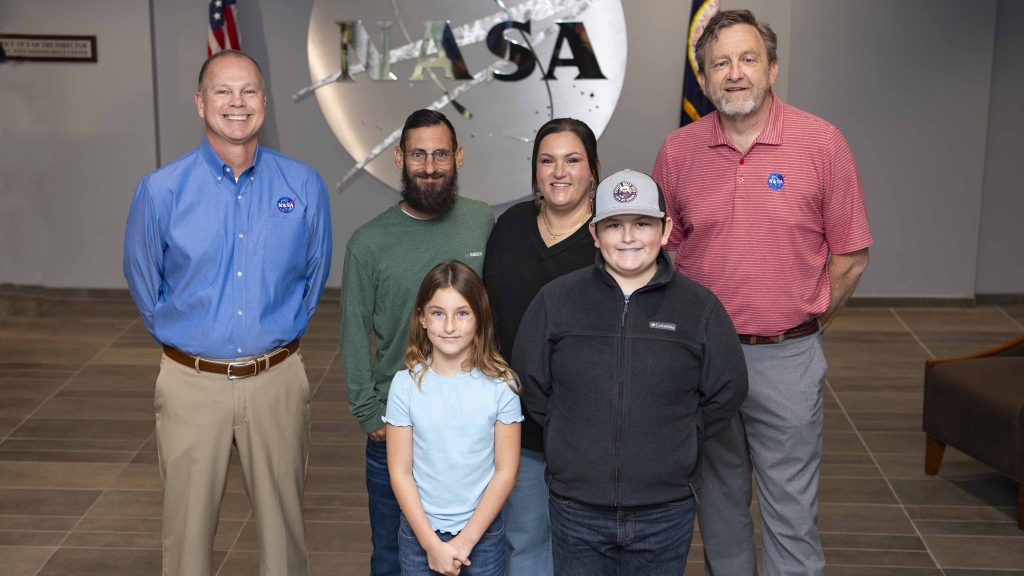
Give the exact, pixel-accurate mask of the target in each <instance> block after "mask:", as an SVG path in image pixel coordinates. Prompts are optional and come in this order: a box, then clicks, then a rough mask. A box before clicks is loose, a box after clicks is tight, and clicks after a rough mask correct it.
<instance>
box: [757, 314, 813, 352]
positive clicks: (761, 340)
mask: <svg viewBox="0 0 1024 576" xmlns="http://www.w3.org/2000/svg"><path fill="white" fill-rule="evenodd" d="M817 331H818V319H817V318H811V319H810V320H808V321H807V322H804V323H803V324H801V325H799V326H797V327H796V328H790V329H789V330H786V331H785V332H783V333H782V334H776V335H775V336H758V335H756V334H739V337H740V344H749V345H751V346H753V345H757V344H778V343H780V342H784V341H786V340H795V339H797V338H803V337H804V336H810V335H811V334H814V333H815V332H817Z"/></svg>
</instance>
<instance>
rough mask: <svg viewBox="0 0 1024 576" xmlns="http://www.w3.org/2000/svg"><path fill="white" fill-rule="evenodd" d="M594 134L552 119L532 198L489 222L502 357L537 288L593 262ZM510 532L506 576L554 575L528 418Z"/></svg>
mask: <svg viewBox="0 0 1024 576" xmlns="http://www.w3.org/2000/svg"><path fill="white" fill-rule="evenodd" d="M599 171H600V161H599V160H598V157H597V138H596V137H595V136H594V132H593V131H592V130H591V129H590V127H589V126H587V125H586V124H585V123H583V122H581V121H579V120H575V119H572V118H556V119H554V120H551V121H549V122H547V123H545V124H544V125H543V126H541V128H540V130H538V131H537V137H536V139H535V140H534V143H533V199H532V200H527V201H525V202H521V203H519V204H515V205H514V206H512V207H511V208H509V209H508V210H506V211H505V213H504V214H502V215H501V216H500V217H499V218H498V221H497V223H495V225H494V229H493V230H492V231H491V237H490V239H489V240H488V241H487V252H486V256H485V260H484V284H485V285H486V286H487V293H488V295H489V296H490V299H491V307H492V309H493V311H494V316H495V324H494V329H495V334H496V335H497V338H498V346H499V348H500V349H501V353H502V355H503V356H504V357H505V358H509V357H511V355H512V344H513V342H515V338H516V332H517V331H518V330H519V322H520V320H522V317H523V314H524V313H525V312H526V307H527V306H529V304H530V302H531V301H532V300H533V297H534V296H536V295H537V292H539V291H540V289H541V287H543V286H544V285H545V284H547V283H548V282H550V281H551V280H554V279H555V278H557V277H559V276H561V275H563V274H566V273H568V272H572V271H574V270H578V269H580V268H584V267H586V266H589V265H591V264H593V263H594V254H595V252H596V249H595V247H594V240H593V238H591V236H590V232H589V230H588V226H587V223H589V222H590V219H591V217H592V215H593V198H594V191H595V189H596V187H597V183H598V181H599V179H600V178H599ZM503 515H504V518H505V533H506V537H507V538H508V545H509V556H508V558H509V560H508V570H507V571H506V574H508V576H520V575H531V576H532V575H538V576H551V575H552V574H553V573H554V569H553V567H552V560H551V532H550V527H549V524H548V502H547V487H546V485H545V483H544V441H543V436H542V433H541V428H540V426H538V425H537V423H536V422H533V421H531V420H530V419H529V418H527V419H526V421H524V422H523V427H522V457H521V458H520V464H519V478H518V480H517V482H516V487H515V489H514V490H513V491H512V494H511V495H510V496H509V498H508V501H507V502H506V503H505V508H504V510H503Z"/></svg>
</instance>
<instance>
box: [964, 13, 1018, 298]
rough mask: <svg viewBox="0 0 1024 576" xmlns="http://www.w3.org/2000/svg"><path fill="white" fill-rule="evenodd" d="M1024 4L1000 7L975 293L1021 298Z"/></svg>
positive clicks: (989, 112)
mask: <svg viewBox="0 0 1024 576" xmlns="http://www.w3.org/2000/svg"><path fill="white" fill-rule="evenodd" d="M1021 31H1024V2H1020V1H1007V0H1003V1H1001V2H999V14H998V23H997V25H996V53H995V59H994V61H993V62H992V97H991V100H990V101H989V111H988V140H987V144H986V146H985V185H984V194H983V195H982V202H981V234H980V238H979V239H978V272H977V282H976V287H975V289H976V291H977V292H978V293H980V294H1001V293H1020V292H1024V178H1022V177H1021V162H1022V161H1024V105H1022V104H1021V95H1022V94H1024V63H1022V57H1024V34H1021Z"/></svg>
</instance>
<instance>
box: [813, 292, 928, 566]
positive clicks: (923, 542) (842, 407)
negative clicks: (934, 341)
mask: <svg viewBox="0 0 1024 576" xmlns="http://www.w3.org/2000/svg"><path fill="white" fill-rule="evenodd" d="M889 312H890V313H891V314H892V315H893V316H895V317H896V319H897V320H899V322H900V324H902V325H903V327H904V328H905V329H906V330H907V332H910V335H911V336H913V337H914V340H916V341H917V343H918V344H919V345H920V346H921V347H922V348H924V350H925V352H927V353H928V356H929V357H931V358H935V355H934V354H932V352H931V350H929V349H928V347H927V346H925V345H924V342H922V341H921V339H920V338H918V337H917V334H915V333H914V331H913V330H911V328H910V326H909V325H907V323H906V322H905V321H904V320H903V318H901V317H900V316H899V314H897V313H896V310H894V309H893V308H889ZM825 386H827V387H828V390H829V393H831V394H832V397H833V398H835V401H836V404H837V405H838V406H839V409H840V410H841V411H842V412H843V415H844V416H845V417H846V420H847V422H849V423H850V426H852V427H853V431H854V433H855V434H856V435H857V439H858V440H859V441H860V443H861V445H862V446H863V447H864V450H865V451H866V452H867V453H868V457H869V458H871V462H873V463H874V465H875V467H877V468H878V473H879V474H881V476H882V481H883V482H885V485H886V486H887V487H888V488H889V491H890V492H891V493H892V496H893V498H895V499H896V503H897V504H898V505H899V507H900V510H902V511H903V515H904V516H905V517H906V518H907V521H908V522H910V526H911V527H912V528H913V529H914V534H916V535H917V537H918V539H920V540H921V545H922V546H924V549H925V551H926V552H927V553H928V557H929V558H931V560H932V562H933V563H934V564H935V567H936V568H938V570H939V574H940V575H941V576H946V571H945V570H944V569H943V568H942V566H941V565H940V564H939V561H938V559H937V558H936V557H935V554H934V553H933V552H932V549H931V547H930V546H928V542H927V541H926V540H925V539H924V536H923V535H922V534H921V529H920V528H919V527H918V526H917V523H916V522H914V519H913V518H912V517H911V516H910V512H909V511H908V510H907V507H906V505H905V504H904V503H903V500H902V499H901V498H900V495H899V494H898V493H897V492H896V489H895V488H894V487H893V485H892V481H891V480H890V479H889V476H888V475H887V474H886V473H885V470H883V469H882V467H881V466H880V465H879V463H878V459H877V458H876V457H875V454H874V453H873V452H872V451H871V448H870V447H869V446H868V443H867V442H866V441H865V440H864V435H863V434H862V433H861V431H860V428H859V427H858V426H857V424H856V423H855V422H854V421H853V418H850V413H849V411H847V410H846V406H845V405H843V401H842V399H841V398H840V397H839V395H837V394H836V391H835V389H834V388H832V383H831V382H830V381H829V379H828V377H827V376H826V377H825Z"/></svg>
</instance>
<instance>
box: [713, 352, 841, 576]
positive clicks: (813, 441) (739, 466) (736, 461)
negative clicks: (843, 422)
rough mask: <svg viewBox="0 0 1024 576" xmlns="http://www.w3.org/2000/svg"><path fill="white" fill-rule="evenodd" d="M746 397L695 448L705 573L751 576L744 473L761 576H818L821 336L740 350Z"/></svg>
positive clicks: (754, 567)
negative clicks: (757, 516) (754, 503)
mask: <svg viewBox="0 0 1024 576" xmlns="http://www.w3.org/2000/svg"><path fill="white" fill-rule="evenodd" d="M743 353H744V356H745V357H746V361H747V372H748V377H749V380H750V392H749V394H748V395H747V399H746V400H745V401H744V402H743V405H742V406H741V407H740V412H739V414H738V415H737V416H736V417H735V418H734V419H733V420H732V422H731V423H730V424H729V426H727V427H726V429H725V430H724V431H722V432H721V433H720V434H718V435H716V436H714V437H713V438H711V439H709V440H708V441H707V442H705V444H704V449H703V453H702V456H703V461H702V468H701V477H702V478H701V487H700V489H699V496H700V510H699V514H698V518H699V522H700V532H701V538H702V540H703V543H704V561H705V569H704V571H705V574H707V575H709V576H748V575H754V574H757V563H756V557H755V550H754V548H755V546H754V526H753V523H752V522H751V519H750V512H749V508H750V501H751V468H753V473H754V474H755V475H756V478H757V497H758V502H759V505H760V509H761V545H762V549H763V558H762V566H763V571H764V574H765V576H789V575H797V574H800V575H804V576H808V575H823V574H824V573H825V557H824V555H823V553H822V550H821V541H820V539H819V537H818V528H817V520H818V475H819V469H820V466H821V433H822V427H823V424H824V410H823V400H822V392H823V388H824V382H825V373H826V371H827V365H826V363H825V355H824V353H823V351H822V347H821V335H820V334H814V335H812V336H807V337H805V338H799V339H796V340H788V341H785V342H782V343H781V344H764V345H758V346H748V345H744V346H743Z"/></svg>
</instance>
